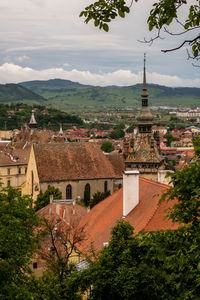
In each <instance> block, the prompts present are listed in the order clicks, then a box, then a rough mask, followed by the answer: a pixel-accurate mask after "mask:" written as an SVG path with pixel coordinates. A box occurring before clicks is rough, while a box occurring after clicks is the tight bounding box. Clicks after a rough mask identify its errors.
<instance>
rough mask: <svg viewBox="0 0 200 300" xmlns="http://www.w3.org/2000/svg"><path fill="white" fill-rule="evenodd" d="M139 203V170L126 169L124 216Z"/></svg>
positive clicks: (124, 176) (124, 178)
mask: <svg viewBox="0 0 200 300" xmlns="http://www.w3.org/2000/svg"><path fill="white" fill-rule="evenodd" d="M138 203H139V171H137V170H131V171H124V174H123V218H125V217H126V216H127V215H128V214H129V213H130V212H131V211H132V210H133V209H134V208H135V207H136V206H137V205H138Z"/></svg>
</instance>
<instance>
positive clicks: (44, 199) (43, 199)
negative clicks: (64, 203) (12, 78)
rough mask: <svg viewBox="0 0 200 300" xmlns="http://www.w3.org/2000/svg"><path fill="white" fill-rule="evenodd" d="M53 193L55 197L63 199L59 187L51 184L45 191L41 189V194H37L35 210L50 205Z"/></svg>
mask: <svg viewBox="0 0 200 300" xmlns="http://www.w3.org/2000/svg"><path fill="white" fill-rule="evenodd" d="M51 195H53V199H62V193H61V191H60V190H59V189H58V188H55V187H54V186H49V187H48V189H47V190H46V191H45V192H44V193H43V192H42V191H40V193H39V195H38V196H37V200H36V201H35V207H34V208H35V210H36V211H38V210H39V209H41V208H43V207H45V206H46V205H48V204H49V201H50V196H51Z"/></svg>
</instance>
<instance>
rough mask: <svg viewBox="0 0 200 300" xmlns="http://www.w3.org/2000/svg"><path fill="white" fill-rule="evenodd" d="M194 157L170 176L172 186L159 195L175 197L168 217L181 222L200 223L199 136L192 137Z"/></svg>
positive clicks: (165, 197)
mask: <svg viewBox="0 0 200 300" xmlns="http://www.w3.org/2000/svg"><path fill="white" fill-rule="evenodd" d="M193 143H194V151H195V159H194V160H193V162H191V163H190V164H189V165H186V166H185V167H184V168H183V169H181V170H178V171H176V173H174V174H170V175H168V176H170V177H171V184H172V187H171V188H170V189H168V190H167V191H166V192H165V193H164V194H163V195H162V197H161V201H164V200H165V201H171V200H174V199H176V200H177V203H176V204H174V205H173V206H172V208H170V209H169V211H168V218H170V219H171V220H172V221H173V222H179V223H182V224H192V225H193V226H197V228H198V230H199V225H200V200H199V199H200V181H199V178H200V138H199V137H198V136H197V137H196V138H195V139H194V142H193Z"/></svg>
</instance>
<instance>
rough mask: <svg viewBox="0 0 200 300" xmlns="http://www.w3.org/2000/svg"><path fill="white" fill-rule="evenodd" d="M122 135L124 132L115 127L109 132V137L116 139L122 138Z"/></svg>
mask: <svg viewBox="0 0 200 300" xmlns="http://www.w3.org/2000/svg"><path fill="white" fill-rule="evenodd" d="M124 135H125V133H124V130H123V129H120V128H116V129H114V130H113V131H112V132H111V134H110V137H111V139H114V140H118V139H121V138H123V137H124Z"/></svg>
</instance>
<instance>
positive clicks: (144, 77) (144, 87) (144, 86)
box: [143, 53, 147, 90]
mask: <svg viewBox="0 0 200 300" xmlns="http://www.w3.org/2000/svg"><path fill="white" fill-rule="evenodd" d="M144 89H146V90H147V85H146V53H144V73H143V90H144Z"/></svg>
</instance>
